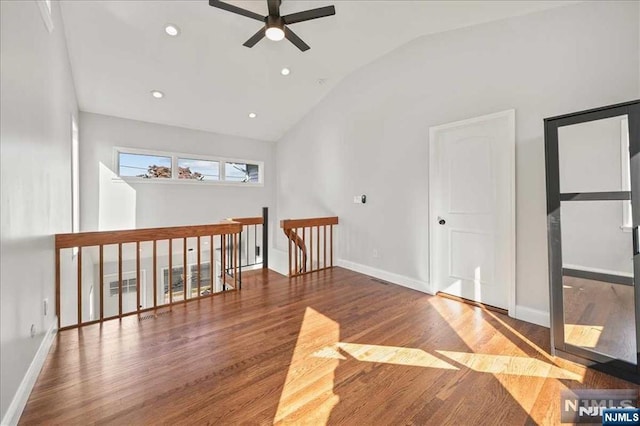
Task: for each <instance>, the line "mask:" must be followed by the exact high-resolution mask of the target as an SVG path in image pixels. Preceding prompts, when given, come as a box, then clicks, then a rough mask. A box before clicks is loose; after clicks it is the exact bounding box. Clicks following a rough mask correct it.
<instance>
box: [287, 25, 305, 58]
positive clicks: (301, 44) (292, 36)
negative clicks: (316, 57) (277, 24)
mask: <svg viewBox="0 0 640 426" xmlns="http://www.w3.org/2000/svg"><path fill="white" fill-rule="evenodd" d="M284 36H285V37H286V38H287V40H289V41H290V42H291V43H293V44H294V45H295V46H296V47H297V48H298V49H300V50H302V51H303V52H304V51H307V50H309V49H311V47H310V46H309V45H308V44H307V43H305V42H304V41H302V39H301V38H300V37H298V36H297V35H296V33H294V32H293V31H291V30H290V29H289V28H287V27H284Z"/></svg>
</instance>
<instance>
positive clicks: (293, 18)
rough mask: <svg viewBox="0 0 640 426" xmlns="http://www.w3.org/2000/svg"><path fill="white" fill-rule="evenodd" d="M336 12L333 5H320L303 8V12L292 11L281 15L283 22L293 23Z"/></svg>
mask: <svg viewBox="0 0 640 426" xmlns="http://www.w3.org/2000/svg"><path fill="white" fill-rule="evenodd" d="M335 14H336V8H335V7H334V6H326V7H320V8H318V9H311V10H305V11H304V12H297V13H292V14H290V15H286V16H283V17H282V19H284V23H285V24H295V23H297V22H303V21H310V20H311V19H318V18H324V17H325V16H331V15H335Z"/></svg>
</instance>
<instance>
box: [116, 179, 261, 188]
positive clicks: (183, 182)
mask: <svg viewBox="0 0 640 426" xmlns="http://www.w3.org/2000/svg"><path fill="white" fill-rule="evenodd" d="M111 181H112V182H114V183H127V184H139V183H141V184H154V185H158V184H159V185H196V186H239V187H245V188H260V187H263V186H264V183H262V182H258V183H255V182H232V181H201V180H191V179H158V178H155V179H145V178H135V177H114V178H112V179H111Z"/></svg>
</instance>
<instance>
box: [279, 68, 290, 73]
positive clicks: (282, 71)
mask: <svg viewBox="0 0 640 426" xmlns="http://www.w3.org/2000/svg"><path fill="white" fill-rule="evenodd" d="M280 74H282V75H289V74H291V70H290V69H289V68H287V67H284V68H282V70H280Z"/></svg>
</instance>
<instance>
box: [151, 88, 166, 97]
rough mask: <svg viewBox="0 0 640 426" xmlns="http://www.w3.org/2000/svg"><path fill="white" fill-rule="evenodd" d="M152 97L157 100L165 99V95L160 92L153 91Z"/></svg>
mask: <svg viewBox="0 0 640 426" xmlns="http://www.w3.org/2000/svg"><path fill="white" fill-rule="evenodd" d="M151 96H153V97H154V98H156V99H162V98H163V97H164V93H162V92H161V91H159V90H152V91H151Z"/></svg>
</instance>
